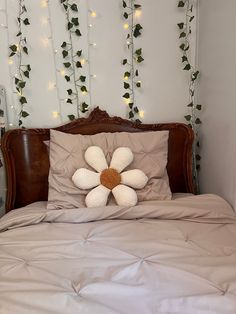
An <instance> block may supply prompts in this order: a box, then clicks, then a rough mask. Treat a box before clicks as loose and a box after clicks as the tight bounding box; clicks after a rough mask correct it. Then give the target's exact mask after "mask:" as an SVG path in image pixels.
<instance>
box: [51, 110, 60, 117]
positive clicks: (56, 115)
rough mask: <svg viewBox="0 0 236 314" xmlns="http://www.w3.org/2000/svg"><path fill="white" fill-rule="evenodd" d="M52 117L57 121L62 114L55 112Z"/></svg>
mask: <svg viewBox="0 0 236 314" xmlns="http://www.w3.org/2000/svg"><path fill="white" fill-rule="evenodd" d="M52 116H53V118H54V119H57V118H58V117H59V116H60V112H58V111H53V112H52Z"/></svg>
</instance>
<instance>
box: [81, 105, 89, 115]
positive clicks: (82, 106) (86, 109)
mask: <svg viewBox="0 0 236 314" xmlns="http://www.w3.org/2000/svg"><path fill="white" fill-rule="evenodd" d="M87 111H88V104H86V102H83V103H82V104H81V112H82V113H85V112H87Z"/></svg>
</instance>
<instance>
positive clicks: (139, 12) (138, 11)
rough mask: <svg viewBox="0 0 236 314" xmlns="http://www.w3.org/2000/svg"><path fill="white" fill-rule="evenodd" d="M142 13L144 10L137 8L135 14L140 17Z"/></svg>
mask: <svg viewBox="0 0 236 314" xmlns="http://www.w3.org/2000/svg"><path fill="white" fill-rule="evenodd" d="M141 15H142V11H141V10H138V9H137V10H135V13H134V16H135V17H140V16H141Z"/></svg>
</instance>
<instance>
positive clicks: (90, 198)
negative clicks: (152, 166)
mask: <svg viewBox="0 0 236 314" xmlns="http://www.w3.org/2000/svg"><path fill="white" fill-rule="evenodd" d="M84 158H85V160H86V162H87V163H88V165H89V166H90V167H92V168H93V169H95V170H96V171H97V172H94V171H91V170H88V169H86V168H80V169H78V170H76V171H75V173H74V175H73V176H72V181H73V182H74V184H75V186H77V187H78V188H79V189H83V190H89V189H92V190H91V191H90V192H89V193H88V194H87V196H86V198H85V204H86V206H87V207H99V206H105V205H106V204H107V201H108V196H109V194H110V193H111V192H112V194H113V196H114V198H115V201H116V203H117V204H118V205H120V206H134V205H136V204H137V202H138V197H137V194H136V192H135V190H134V189H142V188H143V187H144V186H145V185H146V183H147V181H148V177H147V176H146V175H145V174H144V172H143V171H141V170H139V169H132V170H128V171H125V172H122V171H123V170H124V169H125V168H126V167H127V166H129V165H130V164H131V163H132V161H133V159H134V155H133V153H132V151H131V149H130V148H128V147H119V148H117V149H116V150H115V151H114V153H113V155H112V159H111V162H110V167H108V164H107V161H106V157H105V155H104V153H103V150H102V149H101V148H100V147H98V146H90V147H89V148H88V149H87V150H86V152H85V155H84Z"/></svg>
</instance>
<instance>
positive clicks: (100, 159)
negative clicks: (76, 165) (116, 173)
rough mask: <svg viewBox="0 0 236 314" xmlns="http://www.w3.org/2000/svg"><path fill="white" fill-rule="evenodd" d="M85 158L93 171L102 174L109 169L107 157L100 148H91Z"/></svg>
mask: <svg viewBox="0 0 236 314" xmlns="http://www.w3.org/2000/svg"><path fill="white" fill-rule="evenodd" d="M84 158H85V160H86V161H87V163H88V164H89V166H91V167H92V168H93V169H95V170H96V171H97V172H102V171H103V170H105V169H107V168H108V165H107V161H106V157H105V155H104V153H103V150H102V149H101V148H100V147H99V146H90V147H89V148H88V149H87V150H86V152H85V154H84Z"/></svg>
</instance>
